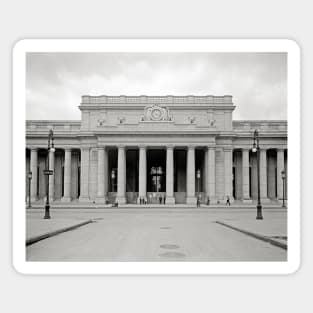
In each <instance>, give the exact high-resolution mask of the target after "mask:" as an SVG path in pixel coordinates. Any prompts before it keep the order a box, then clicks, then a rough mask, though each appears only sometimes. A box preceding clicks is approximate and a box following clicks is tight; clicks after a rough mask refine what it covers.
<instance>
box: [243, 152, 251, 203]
mask: <svg viewBox="0 0 313 313" xmlns="http://www.w3.org/2000/svg"><path fill="white" fill-rule="evenodd" d="M242 200H243V202H252V200H251V199H250V179H249V149H242Z"/></svg>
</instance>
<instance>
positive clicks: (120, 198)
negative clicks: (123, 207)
mask: <svg viewBox="0 0 313 313" xmlns="http://www.w3.org/2000/svg"><path fill="white" fill-rule="evenodd" d="M116 201H117V203H118V204H126V198H125V197H116Z"/></svg>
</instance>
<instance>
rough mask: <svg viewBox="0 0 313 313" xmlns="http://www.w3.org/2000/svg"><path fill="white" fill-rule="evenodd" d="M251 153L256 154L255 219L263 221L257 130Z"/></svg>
mask: <svg viewBox="0 0 313 313" xmlns="http://www.w3.org/2000/svg"><path fill="white" fill-rule="evenodd" d="M252 152H253V153H256V155H257V175H258V204H257V206H256V208H257V215H256V219H257V220H263V216H262V205H261V199H260V145H259V132H258V130H257V129H256V130H255V131H254V136H253V147H252Z"/></svg>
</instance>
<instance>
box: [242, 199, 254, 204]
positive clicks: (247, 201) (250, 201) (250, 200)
mask: <svg viewBox="0 0 313 313" xmlns="http://www.w3.org/2000/svg"><path fill="white" fill-rule="evenodd" d="M252 202H253V201H252V199H242V203H247V204H250V203H252Z"/></svg>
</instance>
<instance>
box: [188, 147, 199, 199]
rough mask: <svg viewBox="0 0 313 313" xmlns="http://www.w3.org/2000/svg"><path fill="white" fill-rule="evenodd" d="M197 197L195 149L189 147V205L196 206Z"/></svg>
mask: <svg viewBox="0 0 313 313" xmlns="http://www.w3.org/2000/svg"><path fill="white" fill-rule="evenodd" d="M196 201H197V200H196V197H195V148H194V147H192V146H190V147H188V152H187V204H192V205H194V204H196Z"/></svg>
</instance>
